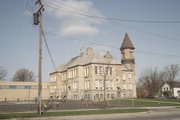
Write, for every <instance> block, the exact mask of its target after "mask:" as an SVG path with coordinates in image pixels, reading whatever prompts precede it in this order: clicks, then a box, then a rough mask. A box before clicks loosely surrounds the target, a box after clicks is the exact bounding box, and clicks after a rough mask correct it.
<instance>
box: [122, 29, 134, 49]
mask: <svg viewBox="0 0 180 120" xmlns="http://www.w3.org/2000/svg"><path fill="white" fill-rule="evenodd" d="M127 48H129V49H135V48H134V46H133V44H132V42H131V40H130V38H129V36H128V34H127V33H126V34H125V37H124V40H123V43H122V44H121V48H120V50H121V51H122V50H124V49H127Z"/></svg>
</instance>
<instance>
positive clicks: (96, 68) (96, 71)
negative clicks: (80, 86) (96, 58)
mask: <svg viewBox="0 0 180 120" xmlns="http://www.w3.org/2000/svg"><path fill="white" fill-rule="evenodd" d="M95 74H96V75H97V74H98V66H95Z"/></svg>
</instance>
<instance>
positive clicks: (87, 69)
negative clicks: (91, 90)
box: [84, 67, 89, 76]
mask: <svg viewBox="0 0 180 120" xmlns="http://www.w3.org/2000/svg"><path fill="white" fill-rule="evenodd" d="M88 75H89V67H85V68H84V76H88Z"/></svg>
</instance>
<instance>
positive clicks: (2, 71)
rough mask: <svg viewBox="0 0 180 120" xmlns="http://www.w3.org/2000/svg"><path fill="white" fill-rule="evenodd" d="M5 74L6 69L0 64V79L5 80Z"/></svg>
mask: <svg viewBox="0 0 180 120" xmlns="http://www.w3.org/2000/svg"><path fill="white" fill-rule="evenodd" d="M7 74H8V72H7V70H6V69H4V68H3V67H2V66H0V81H4V80H6V77H7Z"/></svg>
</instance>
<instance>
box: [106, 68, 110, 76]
mask: <svg viewBox="0 0 180 120" xmlns="http://www.w3.org/2000/svg"><path fill="white" fill-rule="evenodd" d="M108 71H109V67H106V75H108Z"/></svg>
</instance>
